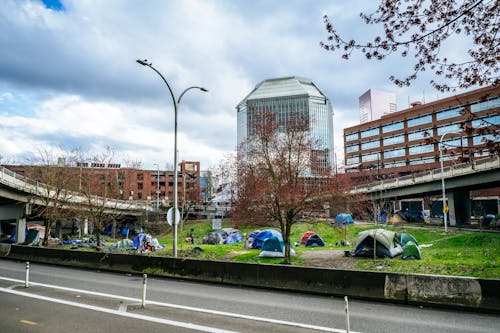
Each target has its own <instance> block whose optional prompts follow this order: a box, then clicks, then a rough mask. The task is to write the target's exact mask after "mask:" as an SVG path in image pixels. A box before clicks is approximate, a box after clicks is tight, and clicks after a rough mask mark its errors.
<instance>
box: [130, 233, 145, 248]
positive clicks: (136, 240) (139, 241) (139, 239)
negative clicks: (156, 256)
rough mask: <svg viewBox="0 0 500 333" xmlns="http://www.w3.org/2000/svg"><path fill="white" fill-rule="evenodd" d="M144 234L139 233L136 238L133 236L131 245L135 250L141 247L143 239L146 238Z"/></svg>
mask: <svg viewBox="0 0 500 333" xmlns="http://www.w3.org/2000/svg"><path fill="white" fill-rule="evenodd" d="M146 236H147V235H146V234H145V233H142V232H141V233H140V234H138V235H137V236H135V238H134V240H133V244H134V247H135V248H136V249H138V248H139V247H141V245H142V244H143V243H144V238H146Z"/></svg>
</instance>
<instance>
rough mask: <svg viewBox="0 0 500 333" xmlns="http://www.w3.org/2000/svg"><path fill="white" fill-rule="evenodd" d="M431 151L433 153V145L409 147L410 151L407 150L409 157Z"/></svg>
mask: <svg viewBox="0 0 500 333" xmlns="http://www.w3.org/2000/svg"><path fill="white" fill-rule="evenodd" d="M433 151H434V145H433V144H429V145H419V146H413V147H410V149H409V152H410V155H415V154H424V153H430V152H433Z"/></svg>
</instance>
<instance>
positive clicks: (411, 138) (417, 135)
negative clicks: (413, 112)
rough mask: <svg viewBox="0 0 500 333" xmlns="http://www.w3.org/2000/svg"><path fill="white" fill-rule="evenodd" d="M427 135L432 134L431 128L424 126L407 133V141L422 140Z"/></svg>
mask: <svg viewBox="0 0 500 333" xmlns="http://www.w3.org/2000/svg"><path fill="white" fill-rule="evenodd" d="M426 134H427V136H430V135H431V134H432V129H430V128H426V129H423V130H420V131H416V132H412V133H410V134H408V141H414V140H422V139H424V138H425V137H426Z"/></svg>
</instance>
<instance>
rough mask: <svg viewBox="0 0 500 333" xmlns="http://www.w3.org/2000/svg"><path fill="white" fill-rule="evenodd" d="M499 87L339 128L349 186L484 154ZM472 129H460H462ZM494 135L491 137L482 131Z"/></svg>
mask: <svg viewBox="0 0 500 333" xmlns="http://www.w3.org/2000/svg"><path fill="white" fill-rule="evenodd" d="M499 95H500V87H487V88H482V89H477V90H474V91H470V92H466V93H463V94H459V95H456V96H453V97H448V98H445V99H441V100H437V101H434V102H430V103H426V104H422V103H418V102H415V103H412V107H411V108H409V109H406V110H402V111H399V112H396V113H392V114H389V115H385V116H382V117H381V118H380V119H378V120H375V121H371V122H367V123H363V124H360V125H356V126H352V127H349V128H345V129H344V156H345V162H344V163H345V168H346V170H347V172H351V173H353V174H352V175H351V179H352V180H353V181H354V183H363V182H370V181H374V180H376V179H377V178H380V177H381V178H387V177H400V176H405V175H408V174H411V173H413V172H418V171H423V170H429V169H436V168H439V162H440V161H439V142H440V140H442V142H443V145H444V146H443V147H444V150H443V160H444V161H445V165H449V164H451V163H457V162H459V161H461V160H467V159H469V158H476V157H479V156H484V155H487V154H488V151H487V147H486V144H485V140H497V141H498V140H499V137H498V133H499V126H500V97H499ZM464 125H465V126H467V127H470V128H472V129H473V130H472V131H470V132H467V131H464V128H463V126H464ZM488 130H489V131H496V133H497V135H496V136H495V135H492V134H491V133H486V132H487V131H488Z"/></svg>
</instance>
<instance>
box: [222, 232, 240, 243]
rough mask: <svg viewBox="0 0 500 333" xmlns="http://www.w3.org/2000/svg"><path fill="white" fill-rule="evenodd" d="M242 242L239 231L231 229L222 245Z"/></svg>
mask: <svg viewBox="0 0 500 333" xmlns="http://www.w3.org/2000/svg"><path fill="white" fill-rule="evenodd" d="M242 241H243V236H242V235H241V233H240V231H239V230H237V229H233V230H232V231H231V232H230V233H229V234H228V235H227V238H226V239H225V240H224V244H233V243H239V242H242Z"/></svg>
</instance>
